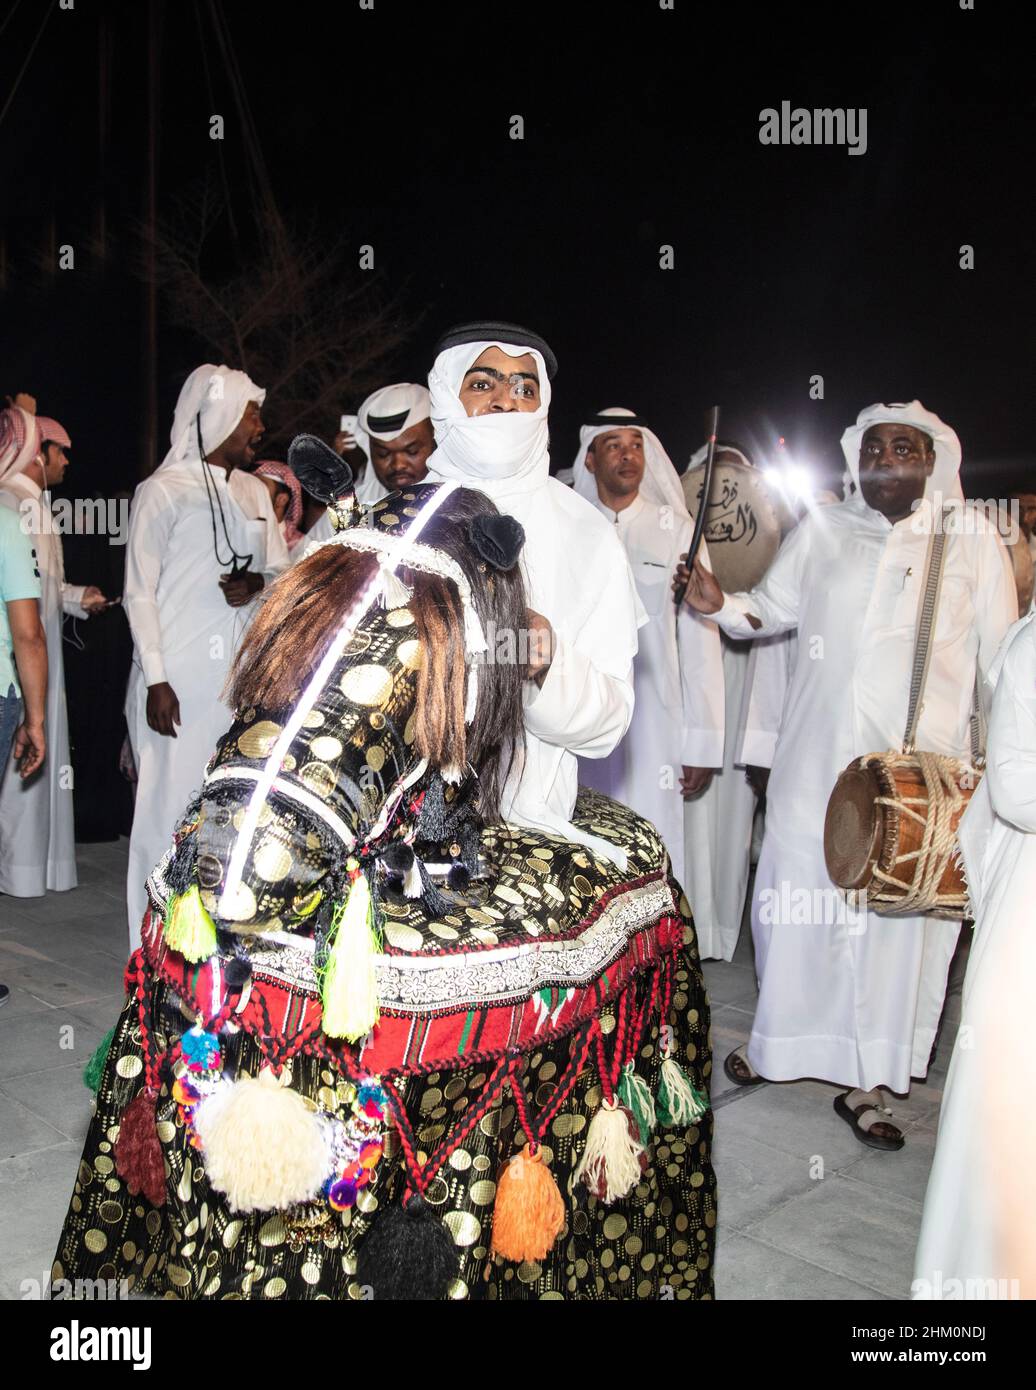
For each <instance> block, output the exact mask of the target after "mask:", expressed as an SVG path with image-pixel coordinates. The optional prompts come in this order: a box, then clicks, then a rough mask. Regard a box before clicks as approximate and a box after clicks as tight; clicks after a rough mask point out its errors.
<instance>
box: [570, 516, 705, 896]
mask: <svg viewBox="0 0 1036 1390" xmlns="http://www.w3.org/2000/svg"><path fill="white" fill-rule="evenodd" d="M596 506H597V509H598V511H599V512H600V513H601V514H602V515H603V516H604V517H605V518H606V519H607V520H608V521H609V522H611V523H612V525H613V526H614V528H615V533H616V535H617V536H618V537H619V540H620V541H621V542H622V544H623V546H624V547H625V550H626V554H627V556H628V557H629V562H630V567H631V569H632V570H633V577H634V580H635V582H636V585H637V593H638V595H639V596H640V601H641V603H642V604H643V605H644V611H645V612H646V613H647V616H648V622H647V624H646V625H645V626H644V627H642V628H641V629H640V632H639V633H638V637H639V647H638V650H637V655H636V658H635V660H634V662H633V690H634V696H635V704H634V707H633V718H632V720H631V721H630V726H629V728H628V730H627V731H626V735H625V737H624V738H623V740H622V742H621V743H620V744H619V745H618V747H617V748H616V749H615V750H614V751H613V752H612V753H611V754H610V755H609V756H608V757H607V758H604V759H598V760H596V761H594V760H590V759H581V760H580V765H579V776H580V780H581V781H582V782H584V783H586V785H587V786H590V787H595V788H596V789H597V790H598V791H602V792H606V793H607V794H608V795H609V796H613V797H615V799H616V800H617V801H621V802H623V803H624V804H625V805H627V806H630V807H632V808H633V810H634V811H636V812H637V813H638V815H642V816H644V817H645V819H647V820H649V821H651V822H652V824H653V825H654V826H655V828H656V829H657V830H658V832H659V834H660V835H661V836H662V839H663V840H664V841H665V846H666V849H667V850H668V851H669V858H670V861H671V863H672V868H673V874H674V876H675V877H676V880H677V882H678V883H680V884H681V886H682V887H684V888H685V889H686V890H687V893H688V898H689V901H690V903H691V909H692V911H693V910H694V898H693V897H692V896H691V892H690V887H689V885H688V882H687V877H686V874H685V868H684V837H683V798H682V796H681V793H680V772H681V765H686V766H688V767H718V766H719V764H720V762H721V761H722V758H723V660H722V656H721V654H720V637H719V629H718V628H717V627H716V624H715V623H713V622H710V621H709V620H708V619H706V618H701V617H699V615H698V614H696V613H692V612H691V611H690V610H689V609H688V608H687V607H686V606H684V608H683V609H682V610H681V612H680V615H679V620H678V619H677V613H676V607H675V605H674V603H673V596H672V590H671V588H670V584H671V582H672V578H673V574H674V573H675V571H676V566H677V564H678V563H679V561H680V559H681V557H682V556H683V555H685V554H686V553H687V549H688V547H689V545H690V542H691V533H692V527H691V525H690V523H689V521H688V520H687V519H686V518H674V515H673V509H672V507H662V506H658V505H657V504H655V503H652V502H648V501H647V500H646V499H644V498H643V497H637V498H636V499H635V500H634V501H633V502H632V503H631V504H630V505H629V506H628V507H625V508H623V510H622V511H620V512H614V511H612V510H611V508H609V507H606V506H605V505H604V504H603V503H602V502H597V504H596ZM706 558H707V557H706Z"/></svg>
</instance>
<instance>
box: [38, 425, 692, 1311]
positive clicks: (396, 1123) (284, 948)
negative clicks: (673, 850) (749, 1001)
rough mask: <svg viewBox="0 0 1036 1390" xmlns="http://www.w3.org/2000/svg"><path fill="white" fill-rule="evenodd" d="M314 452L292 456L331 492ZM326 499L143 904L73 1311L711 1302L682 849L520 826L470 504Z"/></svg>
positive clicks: (83, 1177)
mask: <svg viewBox="0 0 1036 1390" xmlns="http://www.w3.org/2000/svg"><path fill="white" fill-rule="evenodd" d="M322 450H323V446H320V445H318V444H317V443H316V441H308V440H302V441H296V444H295V445H293V450H292V464H293V466H294V467H296V471H300V472H302V473H306V471H307V466H308V467H309V473H310V475H311V476H310V481H311V482H312V474H313V471H314V470H313V466H312V465H313V462H314V460H316V461H318V462H319V463H320V464H321V466H324V460H325V458H326V454H325V453H323V452H321V451H322ZM307 451H308V453H307ZM334 467H335V465H334V464H331V465H328V466H327V471H329V472H331V471H333V468H334ZM326 500H327V501H328V502H329V505H330V508H331V512H332V517H333V518H334V520H335V521H336V524H337V526H338V528H339V529H338V531H337V533H336V535H335V537H334V538H333V539H332V540H331V541H330V542H327V543H326V544H325V545H323V546H321V547H319V548H314V549H312V550H311V551H310V552H309V553H308V554H307V556H306V557H305V558H304V559H303V560H302V561H301V562H300V563H299V564H297V565H296V566H294V567H293V569H292V570H291V571H289V572H288V574H287V575H285V576H283V577H282V579H281V580H279V581H278V582H277V584H275V585H274V586H272V589H271V591H270V593H269V595H268V597H267V600H266V603H265V604H264V606H263V608H262V610H261V612H260V615H259V616H258V617H257V618H256V620H255V621H254V623H253V625H252V628H251V629H250V632H249V635H248V637H247V638H246V641H245V644H244V646H243V648H242V652H241V653H240V655H239V657H238V664H237V666H236V668H235V674H234V676H233V677H232V682H233V684H232V688H231V691H230V696H231V698H232V699H233V701H234V707H235V708H236V709H237V715H236V717H235V720H234V723H233V725H232V727H231V728H230V730H229V731H228V732H227V734H226V735H225V736H224V737H223V739H222V740H221V741H220V743H219V746H218V748H217V749H216V752H215V753H214V755H213V758H212V759H211V761H210V763H209V765H208V768H207V769H205V774H204V781H203V784H202V787H201V791H200V793H199V795H198V796H197V797H196V798H195V799H194V801H193V802H192V804H191V806H190V807H188V808H187V809H186V813H185V816H184V819H183V821H182V823H181V825H180V826H179V827H178V829H177V831H176V835H175V837H174V842H173V844H172V845H171V847H170V851H169V853H168V854H167V855H166V857H165V858H164V859H163V861H162V863H161V864H160V865H158V866H157V868H156V869H155V871H154V873H153V874H152V876H151V878H150V879H149V880H148V894H149V902H150V907H149V910H148V912H147V913H146V914H145V918H144V922H143V926H142V945H141V947H140V948H139V950H137V951H135V952H134V953H133V955H132V956H131V957H130V960H129V963H128V965H127V969H126V990H127V995H126V1003H125V1006H124V1008H123V1010H122V1013H121V1014H120V1016H119V1019H118V1021H117V1023H116V1025H115V1029H114V1032H113V1034H112V1035H111V1037H110V1041H109V1040H108V1039H106V1040H105V1043H104V1044H102V1048H101V1050H100V1051H99V1053H98V1055H97V1057H96V1058H95V1059H94V1061H93V1062H92V1064H91V1067H89V1068H88V1073H92V1079H93V1081H94V1082H95V1084H96V1085H97V1104H96V1113H95V1116H94V1119H93V1121H92V1123H91V1126H90V1129H89V1132H88V1134H87V1138H86V1143H85V1146H84V1150H83V1155H82V1160H81V1162H80V1165H79V1173H78V1177H77V1179H76V1183H75V1188H74V1191H73V1194H72V1198H71V1202H70V1205H69V1209H68V1214H67V1216H66V1219H65V1224H64V1229H63V1231H62V1234H61V1239H60V1242H59V1245H58V1250H57V1254H56V1257H55V1262H54V1269H53V1278H54V1280H55V1281H56V1289H58V1290H60V1289H61V1288H63V1287H65V1285H64V1284H63V1283H62V1284H58V1283H57V1281H69V1280H76V1279H106V1280H109V1279H111V1280H122V1279H125V1280H126V1281H127V1282H128V1285H129V1287H130V1288H131V1289H132V1290H133V1291H134V1292H135V1293H148V1294H152V1295H156V1296H165V1297H175V1298H182V1299H203V1298H204V1299H227V1298H232V1299H233V1298H265V1299H312V1298H331V1299H336V1298H351V1299H357V1300H362V1299H376V1300H377V1299H382V1300H396V1301H405V1300H415V1299H439V1298H455V1299H465V1298H493V1299H509V1298H515V1299H518V1298H541V1299H565V1298H570V1299H657V1298H679V1299H685V1298H710V1297H711V1296H712V1289H713V1274H712V1264H713V1254H714V1244H715V1227H716V1185H715V1177H714V1174H713V1170H712V1165H711V1160H710V1149H711V1135H712V1124H711V1120H712V1116H711V1111H710V1110H709V1108H708V1090H709V1076H710V1071H711V1058H710V1048H709V1011H708V1003H707V999H706V994H705V988H704V982H703V979H702V974H701V969H700V965H699V960H698V953H697V948H696V943H695V937H694V929H693V924H692V920H691V915H690V910H689V908H688V905H687V903H686V900H685V899H684V898H683V895H682V893H681V890H680V888H679V886H678V885H677V883H676V882H675V881H674V879H673V877H672V874H671V872H670V869H669V862H668V856H667V854H666V851H665V848H664V846H663V844H662V842H661V840H660V838H659V836H658V833H657V832H656V831H655V829H654V827H653V826H651V825H650V824H648V823H647V822H646V821H644V820H642V819H641V818H640V817H638V816H637V815H635V814H634V813H633V812H632V811H630V810H629V809H628V808H626V807H624V806H620V805H619V804H618V803H616V802H614V801H612V800H611V799H609V798H607V797H604V796H601V795H599V794H596V793H591V792H588V791H585V790H584V791H581V792H580V795H579V799H578V802H577V806H576V810H575V814H574V817H573V825H574V827H575V829H576V831H577V833H578V834H579V836H580V839H579V840H578V841H576V840H573V841H566V840H562V839H559V838H557V837H556V836H552V835H549V834H545V833H540V832H538V831H536V830H532V829H528V828H525V827H519V826H516V825H510V824H506V823H504V822H502V821H501V820H500V818H499V805H500V789H501V786H502V784H503V782H504V780H505V778H506V777H507V776H508V774H509V772H510V773H511V775H514V771H513V766H514V764H515V762H516V761H519V760H520V757H521V721H522V687H523V684H524V677H525V675H526V672H525V670H524V669H523V668H522V667H521V666H520V664H516V661H515V658H514V655H513V652H511V651H509V652H508V653H506V654H505V655H504V657H503V658H501V657H500V654H499V653H498V652H495V651H494V649H493V647H492V645H491V639H499V634H500V633H501V632H505V633H506V632H511V631H515V630H517V629H518V628H520V627H522V626H523V625H524V621H523V620H524V611H525V608H524V602H525V601H524V587H523V584H522V578H521V569H520V565H519V563H518V558H519V551H520V546H521V540H522V536H521V528H520V527H518V526H517V524H516V523H514V522H513V521H512V520H511V519H510V518H506V517H501V516H500V515H499V514H498V513H497V512H496V509H495V508H494V507H493V504H492V503H491V502H489V501H488V500H487V499H486V498H485V497H484V496H482V495H481V494H479V493H476V492H473V491H470V490H468V489H465V488H460V487H457V486H456V485H453V484H445V485H440V486H439V487H435V486H432V485H422V486H416V487H413V488H412V489H410V490H408V491H407V492H405V493H403V494H402V495H398V494H397V495H394V496H392V497H389V498H387V499H385V501H383V502H381V503H379V504H377V506H376V507H374V508H373V509H371V510H370V511H369V512H366V513H362V514H361V513H360V512H359V511H358V509H357V508H356V507H355V504H354V503H353V501H352V498H351V495H349V494H348V490H347V488H346V487H344V486H343V485H342V484H341V481H340V480H339V481H338V482H337V483H336V484H335V485H334V486H329V487H328V488H327V492H326ZM548 678H549V677H548ZM602 842H607V844H608V846H614V847H615V849H616V851H617V852H616V853H615V854H608V855H607V856H606V855H605V853H604V846H603V845H602ZM615 860H618V861H622V860H624V865H623V867H621V868H620V867H618V864H617V863H616V862H613V861H615Z"/></svg>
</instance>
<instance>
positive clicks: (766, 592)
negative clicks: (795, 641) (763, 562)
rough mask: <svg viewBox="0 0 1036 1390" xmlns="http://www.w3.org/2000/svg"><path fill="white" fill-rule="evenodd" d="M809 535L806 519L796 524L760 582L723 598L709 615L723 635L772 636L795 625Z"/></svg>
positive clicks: (797, 619) (742, 636)
mask: <svg viewBox="0 0 1036 1390" xmlns="http://www.w3.org/2000/svg"><path fill="white" fill-rule="evenodd" d="M810 532H811V527H810V525H809V520H808V519H806V520H804V521H801V522H799V524H798V526H796V527H795V529H794V531H792V532H791V534H790V535H789V536H787V537H785V540H784V542H783V544H782V545H781V548H780V550H779V551H778V552H777V558H776V559H775V560H774V562H773V564H772V565H771V566H770V568H769V570H767V572H766V576H765V578H764V579H763V582H762V583H761V584H760V585H758V586H757V587H756V588H755V589H753V590H752V591H751V592H750V593H747V594H727V595H726V602H725V603H724V604H723V607H722V608H721V609H720V610H719V612H718V613H714V614H713V615H712V617H713V619H714V620H715V621H716V622H717V623H719V625H720V627H721V628H722V629H723V631H724V632H726V633H728V634H729V635H730V636H731V637H741V638H744V637H772V636H775V635H776V634H777V633H778V632H788V631H789V630H790V629H791V628H793V627H797V626H798V622H799V604H800V601H801V593H802V576H803V573H804V571H805V568H806V562H807V557H808V554H809V548H810V540H809V537H810ZM749 613H751V614H752V615H753V617H756V618H758V619H759V622H760V626H759V627H753V626H752V624H751V623H750V622H749V621H748V617H747V614H749Z"/></svg>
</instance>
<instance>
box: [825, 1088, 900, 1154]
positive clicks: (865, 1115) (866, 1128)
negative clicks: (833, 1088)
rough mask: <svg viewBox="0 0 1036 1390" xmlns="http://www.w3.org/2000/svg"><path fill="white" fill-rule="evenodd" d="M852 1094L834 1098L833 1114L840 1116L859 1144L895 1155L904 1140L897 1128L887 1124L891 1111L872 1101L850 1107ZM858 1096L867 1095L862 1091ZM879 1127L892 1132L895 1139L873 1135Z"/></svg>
mask: <svg viewBox="0 0 1036 1390" xmlns="http://www.w3.org/2000/svg"><path fill="white" fill-rule="evenodd" d="M853 1094H854V1092H852V1091H846V1093H845V1095H844V1096H835V1114H836V1115H839V1116H841V1118H842V1119H843V1120H844V1121H845V1123H846V1124H847V1125H848V1126H849V1128H850V1129H851V1130H852V1132H853V1133H854V1134H855V1135H856V1137H857V1139H859V1141H860V1143H861V1144H866V1145H867V1147H868V1148H870V1149H883V1150H884V1151H885V1152H886V1153H897V1152H898V1151H899V1150H900V1149H901V1148H902V1147H903V1145H904V1144H905V1143H906V1140H905V1139H904V1137H903V1133H902V1131H901V1130H900V1129H899V1128H898V1126H896V1125H894V1124H890V1123H889V1120H888V1117H889V1116H890V1115H891V1114H892V1111H891V1110H889V1109H887V1108H886V1107H885V1106H883V1105H880V1104H878V1103H876V1102H875V1101H872V1100H865V1101H864V1102H863V1103H862V1104H860V1105H856V1106H851V1105H849V1101H848V1098H849V1096H851V1095H853ZM859 1094H861V1095H867V1094H868V1092H866V1091H863V1092H860V1093H859ZM879 1127H881V1128H884V1129H886V1130H892V1131H893V1132H894V1135H895V1136H896V1137H893V1134H875V1132H874V1131H875V1130H876V1129H878V1128H879Z"/></svg>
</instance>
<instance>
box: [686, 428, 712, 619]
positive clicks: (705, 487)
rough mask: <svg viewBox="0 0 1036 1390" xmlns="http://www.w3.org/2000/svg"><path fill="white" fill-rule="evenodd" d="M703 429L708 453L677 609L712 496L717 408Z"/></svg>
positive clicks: (703, 528) (689, 577)
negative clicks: (705, 433) (686, 572)
mask: <svg viewBox="0 0 1036 1390" xmlns="http://www.w3.org/2000/svg"><path fill="white" fill-rule="evenodd" d="M705 420H706V424H705V428H706V431H707V440H708V446H709V447H708V451H707V453H706V455H705V478H704V481H703V482H702V489H701V500H700V501H699V503H698V515H697V516H696V517H695V518H694V532H693V534H692V535H691V545H690V549H689V550H688V551H687V561H686V564H687V569H688V575H687V583H686V584H684V586H683V588H682V589H681V590H680V592H679V594H678V595H677V598H676V607H677V609H679V608H681V607H682V606H683V601H684V599H685V598H686V597H687V585H688V584H690V582H691V574H692V573H693V572H694V557H695V556H696V555H697V553H698V547H699V546H700V545H701V538H702V532H703V531H704V530H705V514H706V512H707V511H708V510H709V499H710V497H711V494H712V460H713V458H714V456H715V453H716V435H717V433H718V431H719V406H718V405H714V406H713V407H712V409H711V410H710V411H709V413H708V415H707V416H706V417H705Z"/></svg>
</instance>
